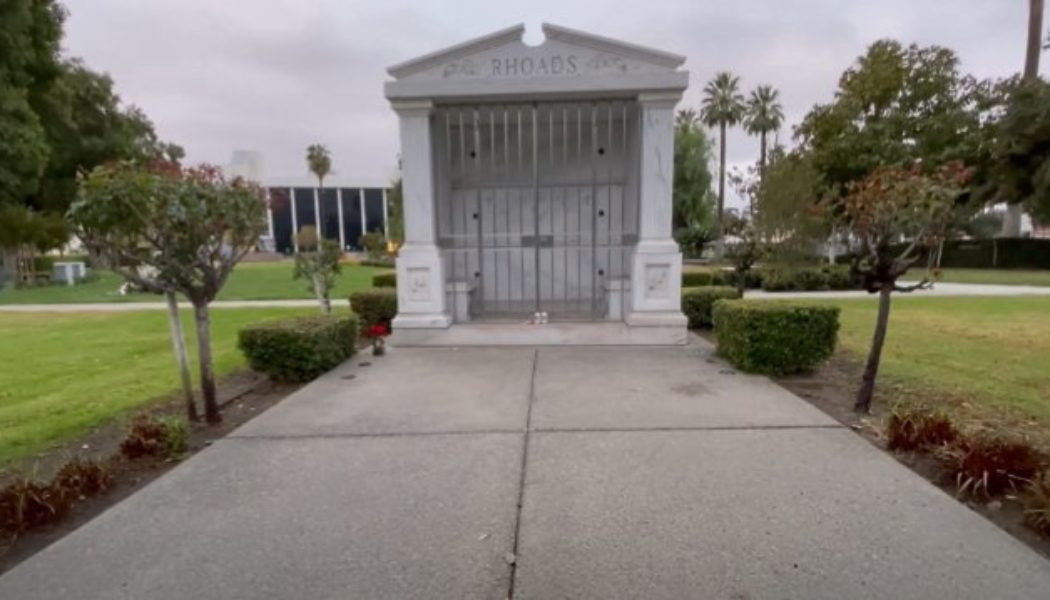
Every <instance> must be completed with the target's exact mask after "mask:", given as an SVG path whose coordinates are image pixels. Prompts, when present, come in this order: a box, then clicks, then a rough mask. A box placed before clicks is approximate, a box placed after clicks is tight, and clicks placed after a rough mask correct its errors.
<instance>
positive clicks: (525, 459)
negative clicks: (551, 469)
mask: <svg viewBox="0 0 1050 600" xmlns="http://www.w3.org/2000/svg"><path fill="white" fill-rule="evenodd" d="M539 358H540V351H539V349H536V350H533V351H532V374H531V375H530V376H529V398H528V407H527V408H526V409H525V435H523V436H522V438H523V440H522V448H521V476H520V478H519V479H518V506H517V509H516V510H515V512H514V544H513V546H512V549H511V558H512V559H513V560H511V561H510V582H509V583H508V589H507V600H513V598H514V580H515V579H516V578H517V575H518V542H519V540H520V539H521V509H522V506H523V505H524V503H525V472H526V469H527V468H528V466H529V438H530V437H531V435H530V434H531V433H532V404H533V400H534V399H535V398H536V365H537V363H538V362H539Z"/></svg>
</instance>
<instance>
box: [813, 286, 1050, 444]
mask: <svg viewBox="0 0 1050 600" xmlns="http://www.w3.org/2000/svg"><path fill="white" fill-rule="evenodd" d="M830 303H833V304H836V305H838V306H840V307H841V308H842V316H841V323H842V329H841V331H840V333H839V345H840V349H839V351H840V352H842V353H844V354H846V355H848V356H850V357H852V358H856V359H859V360H863V358H864V357H865V356H866V355H867V351H868V348H869V345H870V343H871V335H872V330H873V328H874V326H875V309H876V303H875V302H874V301H872V300H861V299H857V300H839V301H834V302H830ZM880 378H884V380H885V381H893V382H897V383H900V384H902V385H903V386H904V387H905V388H906V389H907V391H908V393H909V394H910V395H913V396H918V397H920V398H921V397H924V396H927V395H928V396H930V398H934V397H938V396H940V397H943V398H950V399H952V400H956V401H963V402H968V403H971V404H973V408H974V409H976V410H977V411H978V412H981V411H982V410H983V409H990V410H991V411H993V412H1003V410H1004V409H1005V410H1006V411H1007V412H1009V413H1011V414H1014V415H1018V416H1021V417H1024V418H1028V419H1035V420H1037V421H1038V422H1039V423H1041V425H1042V426H1043V427H1044V428H1045V430H1047V431H1050V427H1048V426H1050V297H1012V298H1007V297H981V298H908V299H905V300H900V301H897V302H894V303H893V306H892V310H891V312H890V329H889V335H888V336H887V340H886V345H885V349H884V351H883V357H882V369H881V371H880Z"/></svg>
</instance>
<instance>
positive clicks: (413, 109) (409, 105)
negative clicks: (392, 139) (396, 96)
mask: <svg viewBox="0 0 1050 600" xmlns="http://www.w3.org/2000/svg"><path fill="white" fill-rule="evenodd" d="M390 106H391V107H392V108H393V109H394V112H396V113H397V114H398V116H399V117H425V116H428V115H429V114H430V113H431V112H432V111H433V110H434V101H433V100H430V99H424V100H393V101H391V102H390Z"/></svg>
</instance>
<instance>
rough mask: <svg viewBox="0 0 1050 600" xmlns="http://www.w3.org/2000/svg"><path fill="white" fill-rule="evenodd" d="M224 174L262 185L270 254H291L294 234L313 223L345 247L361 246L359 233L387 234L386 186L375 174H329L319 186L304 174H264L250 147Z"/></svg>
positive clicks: (357, 248) (261, 162)
mask: <svg viewBox="0 0 1050 600" xmlns="http://www.w3.org/2000/svg"><path fill="white" fill-rule="evenodd" d="M226 173H227V174H228V175H230V176H234V177H244V178H245V179H248V180H251V181H255V182H257V183H259V184H260V185H262V186H263V187H264V188H265V190H266V197H267V215H266V216H267V226H268V231H267V235H266V236H265V238H266V239H265V241H264V245H269V246H271V247H270V248H269V249H270V250H273V251H275V252H278V253H281V254H292V253H294V252H296V251H297V250H298V249H297V248H296V244H295V234H296V233H297V232H298V231H300V230H301V229H302V228H303V227H306V226H312V227H315V228H316V229H317V231H318V233H319V234H320V235H321V236H322V237H323V238H325V239H330V240H333V241H337V242H339V245H340V247H342V248H343V250H347V251H360V250H362V248H361V244H360V241H359V240H360V239H361V235H363V234H365V233H373V232H379V233H382V234H383V235H388V233H389V223H388V221H389V215H390V207H389V202H388V197H387V196H388V193H389V188H388V182H387V181H385V180H383V179H381V178H372V179H348V178H345V177H342V176H339V175H336V174H333V175H330V176H329V177H327V178H325V185H324V188H323V189H321V188H319V187H318V186H317V178H316V177H313V176H312V175H310V174H309V173H303V174H301V175H293V176H274V175H270V174H268V173H267V172H266V169H265V166H264V159H263V155H262V153H260V152H257V151H253V150H235V151H234V152H233V156H232V158H231V160H230V164H229V165H227V166H226Z"/></svg>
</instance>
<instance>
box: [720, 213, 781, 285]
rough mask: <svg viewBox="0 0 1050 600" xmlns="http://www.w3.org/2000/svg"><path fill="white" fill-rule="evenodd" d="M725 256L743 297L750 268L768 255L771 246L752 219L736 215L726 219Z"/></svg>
mask: <svg viewBox="0 0 1050 600" xmlns="http://www.w3.org/2000/svg"><path fill="white" fill-rule="evenodd" d="M726 235H727V236H728V237H729V240H728V241H727V243H726V248H725V256H726V258H727V259H729V262H730V263H731V264H732V265H733V282H734V284H735V285H736V290H737V292H739V293H740V296H741V297H743V295H744V290H746V289H747V277H748V274H749V273H751V269H752V268H753V267H754V266H755V265H756V264H757V263H758V262H759V261H761V260H762V259H764V258H765V257H766V256H768V255H769V252H770V251H771V249H772V248H771V246H770V244H769V242H768V241H767V238H766V236H765V235H764V234H763V232H762V231H761V230H760V229H759V228H758V227H756V226H755V223H754V220H753V219H747V218H744V217H738V218H733V219H727V220H726Z"/></svg>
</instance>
